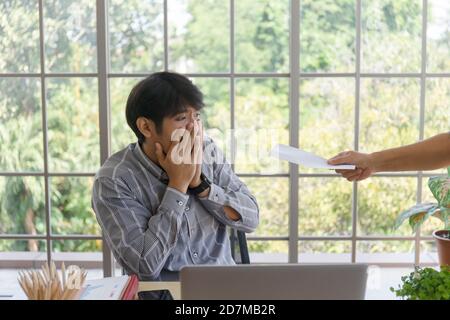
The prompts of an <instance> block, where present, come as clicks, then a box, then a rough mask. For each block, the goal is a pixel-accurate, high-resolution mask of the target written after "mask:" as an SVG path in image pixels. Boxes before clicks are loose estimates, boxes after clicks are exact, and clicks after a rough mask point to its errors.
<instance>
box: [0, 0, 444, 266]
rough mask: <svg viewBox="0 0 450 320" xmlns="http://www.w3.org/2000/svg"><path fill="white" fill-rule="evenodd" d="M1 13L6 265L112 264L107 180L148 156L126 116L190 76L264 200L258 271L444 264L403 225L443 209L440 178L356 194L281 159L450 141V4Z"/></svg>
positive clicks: (82, 4)
mask: <svg viewBox="0 0 450 320" xmlns="http://www.w3.org/2000/svg"><path fill="white" fill-rule="evenodd" d="M0 9H1V10H0V11H1V12H2V13H3V15H5V16H8V21H3V22H2V21H0V30H1V31H0V36H1V37H0V38H1V39H2V41H1V42H0V119H1V125H0V138H1V144H0V148H1V151H2V152H0V251H17V252H20V251H32V252H37V253H42V254H44V255H45V256H46V258H47V259H52V258H53V259H55V257H58V255H60V254H61V253H64V252H81V253H83V252H90V253H93V254H94V255H95V257H98V258H99V257H101V251H102V237H101V231H100V228H99V227H98V224H97V222H96V219H95V215H94V213H93V212H92V209H91V208H90V189H91V185H92V180H93V176H94V174H95V171H96V170H97V168H98V167H99V166H100V164H101V163H102V162H103V161H104V160H105V159H106V158H107V157H108V156H109V155H110V154H112V153H114V152H116V151H118V150H120V149H121V148H123V147H125V146H126V145H127V144H128V143H131V142H134V141H135V137H134V134H133V133H132V132H131V130H130V129H129V128H128V126H127V124H126V121H125V116H124V108H125V101H126V99H127V96H128V94H129V92H130V89H131V87H132V86H133V85H134V84H135V83H136V82H137V81H138V80H140V79H142V78H143V77H145V76H146V75H148V74H149V73H152V72H156V71H162V70H174V71H178V72H181V73H184V74H186V75H187V76H188V77H190V78H191V79H192V80H193V81H194V83H196V84H197V85H198V86H199V87H200V89H201V90H202V91H203V92H204V94H205V98H206V105H207V107H206V108H205V110H204V113H205V114H204V123H205V126H206V127H207V132H208V134H209V135H210V136H211V137H213V139H214V140H215V141H216V142H217V143H218V145H219V146H220V147H221V148H222V149H223V150H224V152H225V153H226V155H227V157H228V159H229V160H230V161H232V163H233V168H234V170H235V171H236V173H237V174H238V175H239V176H240V178H241V179H242V180H243V181H244V182H245V183H246V184H247V185H248V186H249V188H250V190H251V191H252V192H253V193H254V194H255V196H256V197H257V199H258V202H259V205H260V209H261V212H260V215H261V223H260V226H259V228H258V229H257V231H256V232H255V233H254V234H250V235H248V240H249V247H250V252H251V258H252V260H253V261H255V262H297V261H298V262H359V261H364V262H374V263H380V264H383V263H387V264H405V263H407V264H412V263H416V264H418V263H428V262H430V261H432V260H430V258H429V257H430V253H432V252H434V250H435V248H434V247H433V242H432V241H431V240H432V238H431V231H432V230H433V227H434V225H428V226H425V227H424V228H423V229H422V230H421V231H420V232H418V233H416V234H411V232H410V230H409V229H408V228H407V226H404V227H402V228H400V229H399V230H393V221H394V219H395V217H396V216H397V215H398V213H399V212H401V211H402V210H403V209H406V208H407V207H409V206H410V205H412V204H415V203H416V202H421V201H426V200H427V199H430V197H431V195H430V193H429V191H428V189H427V186H426V179H427V177H428V176H431V175H434V174H442V173H444V171H443V170H437V171H436V172H431V173H430V172H428V173H421V172H405V173H395V174H392V173H383V174H377V175H376V176H374V177H372V178H371V179H369V180H366V181H363V182H361V183H349V182H347V181H345V180H343V179H342V178H340V177H339V176H338V175H336V174H335V173H334V172H323V171H320V170H309V169H308V170H307V169H305V168H302V167H298V166H295V165H288V164H287V163H285V162H279V163H277V162H276V161H274V159H271V158H270V157H269V156H268V151H269V150H270V149H271V147H272V146H273V145H274V144H275V143H285V144H291V145H292V146H298V147H301V148H303V149H305V150H309V151H311V152H314V153H317V154H320V155H323V156H324V157H330V156H332V155H335V154H336V153H337V152H340V151H342V150H345V149H355V150H360V151H363V152H364V151H365V152H370V151H375V150H376V149H380V148H387V147H392V146H398V145H402V144H408V143H412V142H415V141H417V140H420V139H425V138H428V137H430V136H432V135H434V134H437V133H439V132H442V131H446V130H448V126H449V123H450V113H449V111H448V110H449V105H448V101H450V62H449V59H446V57H448V56H449V55H450V46H449V43H450V38H449V34H450V32H449V31H450V26H449V24H448V21H450V5H449V4H448V1H445V0H414V1H409V2H402V3H399V2H398V1H394V0H377V1H368V0H341V1H339V2H337V1H333V0H314V1H313V0H303V1H299V0H291V1H288V0H285V1H265V0H264V1H257V2H255V1H250V0H236V1H235V0H229V1H223V0H207V1H199V0H141V1H138V0H130V1H120V0H109V1H107V0H102V1H97V2H94V1H87V0H83V1H74V0H64V1H61V0H45V1H44V0H36V1H23V0H6V1H2V2H1V4H0ZM24 17H26V18H24ZM252 142H256V145H257V146H258V149H252V148H254V147H255V143H252ZM261 150H262V151H261ZM255 152H258V157H255V156H254V155H255ZM396 253H401V254H396ZM103 254H104V255H105V256H104V270H105V271H107V272H108V270H109V272H110V271H111V268H112V265H111V261H110V259H109V257H110V253H108V252H107V251H105V252H104V253H103ZM60 257H61V256H60Z"/></svg>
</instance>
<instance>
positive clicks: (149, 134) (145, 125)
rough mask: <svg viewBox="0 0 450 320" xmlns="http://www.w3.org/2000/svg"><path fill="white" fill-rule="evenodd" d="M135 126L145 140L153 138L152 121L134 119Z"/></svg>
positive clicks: (153, 128) (153, 127)
mask: <svg viewBox="0 0 450 320" xmlns="http://www.w3.org/2000/svg"><path fill="white" fill-rule="evenodd" d="M136 126H137V128H138V129H139V131H140V132H141V133H142V134H143V135H144V137H145V138H146V139H150V138H154V137H155V135H156V131H155V124H154V122H153V121H152V120H150V119H147V118H144V117H139V118H137V119H136Z"/></svg>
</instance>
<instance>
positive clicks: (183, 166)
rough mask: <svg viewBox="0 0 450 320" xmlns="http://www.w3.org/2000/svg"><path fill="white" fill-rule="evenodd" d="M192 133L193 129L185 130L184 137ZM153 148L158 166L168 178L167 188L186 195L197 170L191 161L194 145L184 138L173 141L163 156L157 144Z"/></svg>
mask: <svg viewBox="0 0 450 320" xmlns="http://www.w3.org/2000/svg"><path fill="white" fill-rule="evenodd" d="M192 131H193V128H191V129H190V130H187V132H186V134H185V136H186V135H188V137H189V135H190V134H191V133H192ZM155 148H156V157H157V158H158V162H159V165H160V166H161V167H162V168H163V169H164V170H165V171H166V173H167V175H168V176H169V184H168V186H169V187H172V188H174V189H177V190H178V191H181V192H183V193H186V191H187V189H188V187H189V184H190V183H191V181H192V179H193V178H194V176H195V173H196V169H197V167H196V164H195V162H194V161H193V156H194V143H193V141H192V139H189V138H186V139H182V140H181V141H173V142H172V143H171V145H170V147H169V150H168V151H167V154H164V151H163V149H162V146H161V145H160V144H159V143H156V144H155Z"/></svg>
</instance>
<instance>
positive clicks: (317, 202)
mask: <svg viewBox="0 0 450 320" xmlns="http://www.w3.org/2000/svg"><path fill="white" fill-rule="evenodd" d="M298 192H299V201H298V206H299V217H298V229H299V234H300V235H314V236H325V235H328V236H333V235H348V234H350V233H351V228H352V184H351V183H349V182H348V181H347V180H345V179H341V178H338V177H336V178H300V179H299V188H298Z"/></svg>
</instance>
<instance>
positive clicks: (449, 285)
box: [390, 266, 450, 300]
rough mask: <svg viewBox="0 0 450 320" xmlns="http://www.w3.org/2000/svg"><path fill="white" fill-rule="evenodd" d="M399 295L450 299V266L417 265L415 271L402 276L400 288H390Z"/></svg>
mask: <svg viewBox="0 0 450 320" xmlns="http://www.w3.org/2000/svg"><path fill="white" fill-rule="evenodd" d="M390 289H391V291H392V292H394V293H395V294H396V296H397V297H402V298H403V299H406V300H450V267H449V266H445V267H444V266H442V267H441V270H440V271H438V270H436V269H433V268H419V267H416V269H415V271H414V272H411V273H410V274H409V275H408V276H404V277H402V283H401V285H400V286H399V288H398V289H395V288H393V287H391V288H390Z"/></svg>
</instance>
